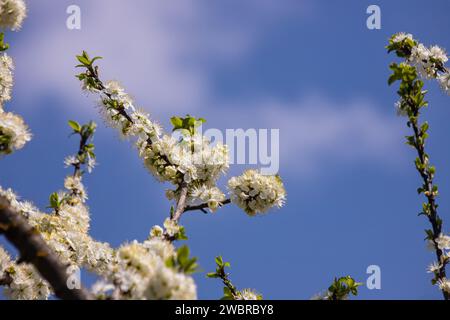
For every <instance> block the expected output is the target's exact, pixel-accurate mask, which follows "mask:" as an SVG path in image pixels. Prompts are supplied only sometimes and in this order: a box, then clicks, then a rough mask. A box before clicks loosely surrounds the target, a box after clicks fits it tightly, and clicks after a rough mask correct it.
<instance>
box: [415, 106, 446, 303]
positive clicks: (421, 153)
mask: <svg viewBox="0 0 450 320" xmlns="http://www.w3.org/2000/svg"><path fill="white" fill-rule="evenodd" d="M411 107H412V108H414V109H413V110H414V118H413V119H410V123H411V126H412V128H413V131H414V139H415V148H416V150H417V154H418V157H419V160H420V162H421V163H422V164H425V163H426V162H427V161H429V160H428V159H426V157H427V156H426V153H425V146H424V143H423V142H422V143H421V141H423V133H422V131H421V130H420V129H419V125H418V123H417V120H416V119H418V117H419V110H418V108H417V107H415V106H414V105H412V106H411ZM425 168H426V167H425ZM425 168H417V171H418V172H419V174H420V176H421V177H422V180H423V183H424V186H425V187H426V190H425V195H426V198H427V200H428V204H429V208H430V213H429V214H428V215H427V217H428V220H429V222H430V224H431V227H432V228H433V235H434V239H433V242H434V246H435V251H436V257H437V261H438V263H442V260H443V259H442V257H443V254H444V253H443V251H442V250H441V249H439V248H438V246H437V244H436V237H438V236H439V235H440V234H441V232H442V222H439V221H442V220H441V218H440V217H439V215H438V213H437V204H436V196H435V192H434V183H433V176H432V174H431V173H430V172H429V170H427V169H425ZM445 266H446V264H445V263H442V266H441V267H440V268H439V272H438V277H439V278H440V279H445V278H446V277H447V276H446V272H445ZM442 294H443V296H444V299H445V300H449V299H450V296H449V294H448V293H447V292H446V291H445V290H442Z"/></svg>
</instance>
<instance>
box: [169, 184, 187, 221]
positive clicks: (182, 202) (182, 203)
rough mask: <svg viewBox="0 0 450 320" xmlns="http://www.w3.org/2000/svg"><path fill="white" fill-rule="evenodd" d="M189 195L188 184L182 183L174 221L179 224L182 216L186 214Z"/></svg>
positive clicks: (173, 217)
mask: <svg viewBox="0 0 450 320" xmlns="http://www.w3.org/2000/svg"><path fill="white" fill-rule="evenodd" d="M187 194H188V184H187V183H186V182H183V183H181V185H180V198H179V199H178V202H177V209H176V210H175V212H174V214H173V216H172V220H174V221H176V222H178V220H180V218H181V215H182V214H183V213H184V211H185V209H186V200H187Z"/></svg>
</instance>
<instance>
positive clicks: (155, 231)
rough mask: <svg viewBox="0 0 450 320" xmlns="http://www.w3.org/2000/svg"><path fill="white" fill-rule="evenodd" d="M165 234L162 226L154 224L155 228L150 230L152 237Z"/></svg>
mask: <svg viewBox="0 0 450 320" xmlns="http://www.w3.org/2000/svg"><path fill="white" fill-rule="evenodd" d="M163 234H164V229H163V228H161V227H160V226H153V228H152V229H151V230H150V237H152V238H159V237H162V235H163Z"/></svg>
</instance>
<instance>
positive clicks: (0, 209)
mask: <svg viewBox="0 0 450 320" xmlns="http://www.w3.org/2000/svg"><path fill="white" fill-rule="evenodd" d="M7 203H8V201H7V200H6V199H5V198H4V197H0V233H3V234H4V235H5V237H6V238H7V239H8V240H9V241H10V242H11V243H12V244H13V245H14V246H15V247H16V248H17V249H18V251H19V252H20V261H23V262H28V263H31V264H33V265H34V267H35V268H36V269H37V270H38V272H39V273H40V275H41V276H42V277H43V278H44V279H45V280H47V282H48V283H50V285H51V286H52V288H53V291H54V293H55V295H56V296H57V297H58V298H60V299H64V300H90V299H91V296H90V294H89V293H88V292H87V291H86V290H85V289H84V288H81V289H73V290H71V289H69V288H68V286H67V283H68V278H69V275H68V274H67V272H66V269H67V266H65V265H64V264H62V263H61V262H60V261H59V259H58V258H57V257H56V255H55V254H54V253H53V252H52V250H51V249H50V248H49V247H48V246H47V244H46V243H45V241H44V240H43V239H42V237H41V236H40V235H39V233H37V231H36V230H35V229H34V228H33V227H31V226H30V225H29V224H28V222H27V221H26V220H25V218H24V217H22V216H21V215H20V213H18V212H16V211H15V210H13V209H12V208H11V207H10V206H9V205H7Z"/></svg>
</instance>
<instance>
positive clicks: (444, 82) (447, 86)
mask: <svg viewBox="0 0 450 320" xmlns="http://www.w3.org/2000/svg"><path fill="white" fill-rule="evenodd" d="M437 79H438V82H439V85H440V86H441V88H442V90H444V92H446V93H447V94H448V95H450V73H443V74H440V75H439V76H438V78H437Z"/></svg>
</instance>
